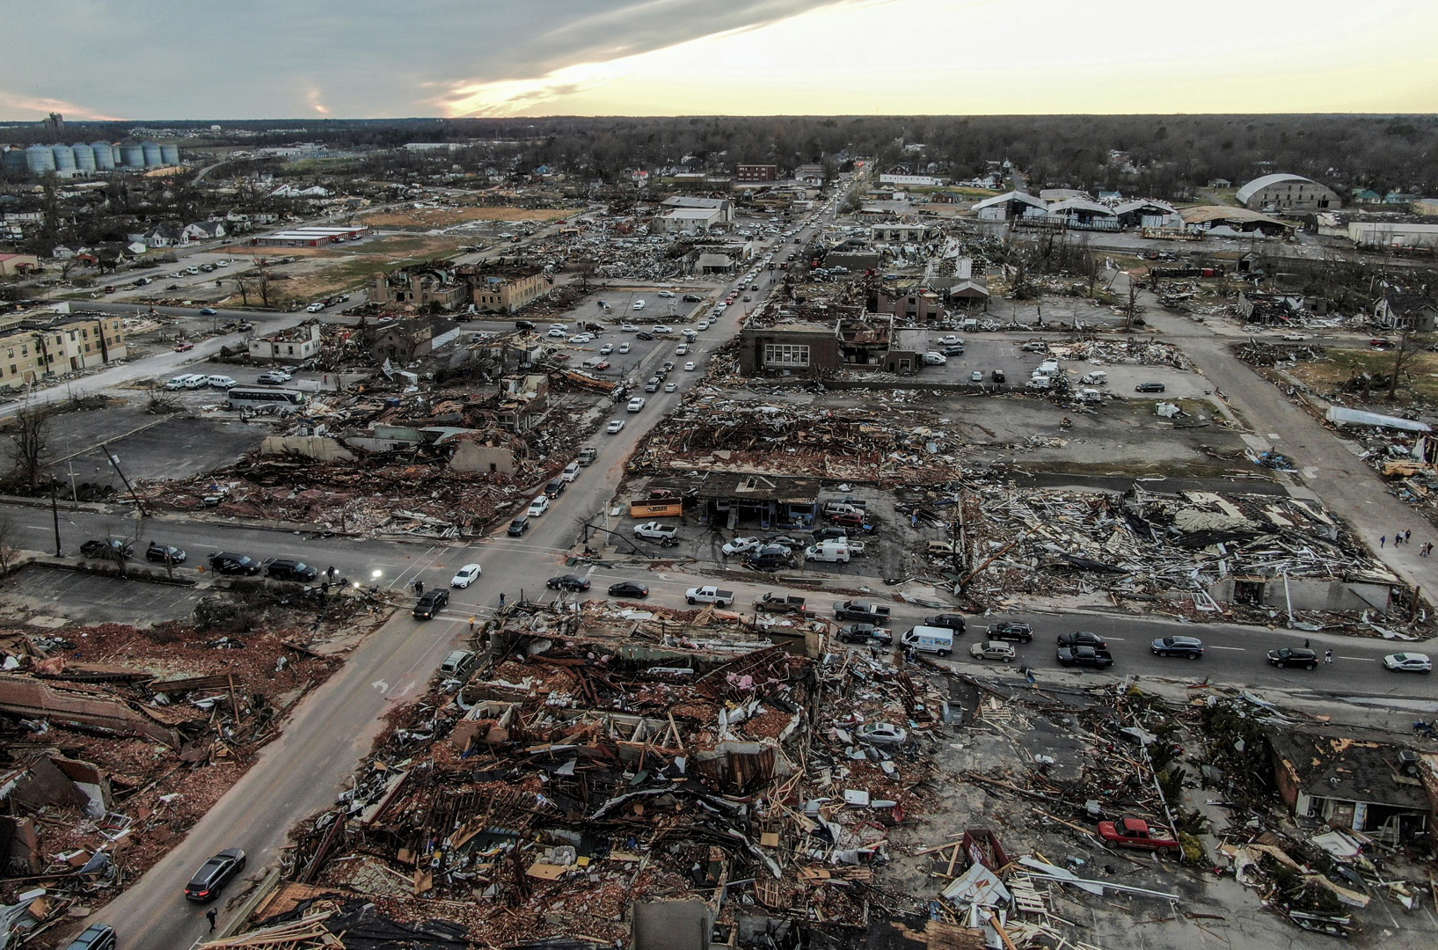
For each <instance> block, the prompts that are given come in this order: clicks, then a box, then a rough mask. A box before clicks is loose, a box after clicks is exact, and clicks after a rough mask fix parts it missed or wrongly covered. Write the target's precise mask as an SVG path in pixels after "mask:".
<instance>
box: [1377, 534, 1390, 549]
mask: <svg viewBox="0 0 1438 950" xmlns="http://www.w3.org/2000/svg"><path fill="white" fill-rule="evenodd" d="M1387 543H1388V535H1386V534H1380V535H1379V536H1378V546H1379V547H1380V548H1381V547H1383V546H1384V545H1385V544H1387Z"/></svg>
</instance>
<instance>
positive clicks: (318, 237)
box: [250, 224, 370, 247]
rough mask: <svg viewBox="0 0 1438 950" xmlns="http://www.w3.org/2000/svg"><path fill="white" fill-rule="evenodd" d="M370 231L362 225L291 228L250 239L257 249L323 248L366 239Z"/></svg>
mask: <svg viewBox="0 0 1438 950" xmlns="http://www.w3.org/2000/svg"><path fill="white" fill-rule="evenodd" d="M369 233H370V229H369V228H368V227H366V226H365V225H362V224H357V225H350V226H347V227H308V228H292V229H290V230H287V231H272V232H270V233H269V234H261V235H259V236H258V237H253V238H251V239H250V243H251V244H253V245H255V246H257V247H324V246H325V245H326V244H343V243H344V242H346V241H358V240H359V239H360V238H363V237H368V236H369Z"/></svg>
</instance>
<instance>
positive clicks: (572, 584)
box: [544, 574, 589, 590]
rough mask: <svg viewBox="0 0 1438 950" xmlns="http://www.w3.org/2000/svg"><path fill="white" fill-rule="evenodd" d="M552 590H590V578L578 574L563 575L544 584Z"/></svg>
mask: <svg viewBox="0 0 1438 950" xmlns="http://www.w3.org/2000/svg"><path fill="white" fill-rule="evenodd" d="M544 586H545V587H548V588H549V589H550V590H589V578H587V577H580V576H579V575H578V574H561V575H560V576H558V577H551V578H550V579H549V580H547V581H545V582H544Z"/></svg>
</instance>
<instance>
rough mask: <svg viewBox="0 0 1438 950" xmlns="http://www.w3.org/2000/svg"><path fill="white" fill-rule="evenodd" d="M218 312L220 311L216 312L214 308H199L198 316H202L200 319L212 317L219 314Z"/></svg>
mask: <svg viewBox="0 0 1438 950" xmlns="http://www.w3.org/2000/svg"><path fill="white" fill-rule="evenodd" d="M219 312H220V311H218V310H216V309H215V308H214V307H201V308H200V316H202V317H213V316H214V315H215V314H217V313H219Z"/></svg>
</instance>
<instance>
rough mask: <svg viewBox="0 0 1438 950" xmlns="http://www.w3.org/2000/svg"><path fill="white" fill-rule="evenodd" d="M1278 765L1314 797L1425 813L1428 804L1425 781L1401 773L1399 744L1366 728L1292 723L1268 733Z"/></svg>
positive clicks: (1273, 728)
mask: <svg viewBox="0 0 1438 950" xmlns="http://www.w3.org/2000/svg"><path fill="white" fill-rule="evenodd" d="M1266 735H1267V738H1268V742H1269V745H1270V746H1271V747H1272V749H1273V752H1274V754H1275V755H1276V756H1277V757H1278V759H1279V763H1280V765H1281V766H1282V767H1283V768H1284V769H1285V770H1287V771H1288V773H1289V774H1290V776H1292V778H1293V780H1294V784H1296V785H1297V786H1298V787H1299V788H1300V789H1302V790H1303V791H1304V792H1306V793H1307V794H1309V795H1311V796H1313V797H1314V798H1337V799H1341V800H1343V801H1351V802H1368V803H1371V804H1382V805H1393V806H1398V807H1401V808H1412V809H1417V810H1422V811H1427V810H1428V809H1429V808H1430V807H1432V803H1431V802H1430V801H1429V799H1428V793H1427V792H1426V791H1425V789H1424V787H1423V783H1422V782H1421V781H1420V780H1419V779H1418V778H1416V777H1410V776H1407V775H1404V774H1402V772H1401V771H1400V767H1399V761H1398V753H1399V752H1400V751H1402V747H1401V746H1398V745H1395V744H1393V743H1390V742H1387V741H1383V740H1382V739H1376V738H1371V736H1374V735H1382V736H1385V737H1386V734H1383V733H1373V732H1371V731H1370V730H1362V729H1355V728H1354V727H1352V726H1343V727H1337V726H1333V727H1313V728H1309V729H1304V730H1298V729H1294V728H1293V727H1292V726H1291V725H1284V726H1275V727H1271V728H1269V729H1268V730H1267V731H1266Z"/></svg>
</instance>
